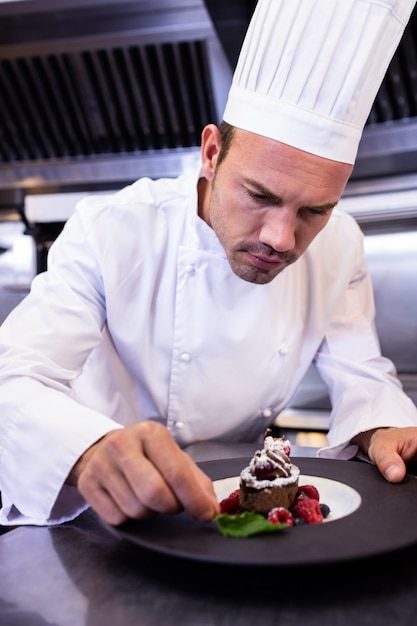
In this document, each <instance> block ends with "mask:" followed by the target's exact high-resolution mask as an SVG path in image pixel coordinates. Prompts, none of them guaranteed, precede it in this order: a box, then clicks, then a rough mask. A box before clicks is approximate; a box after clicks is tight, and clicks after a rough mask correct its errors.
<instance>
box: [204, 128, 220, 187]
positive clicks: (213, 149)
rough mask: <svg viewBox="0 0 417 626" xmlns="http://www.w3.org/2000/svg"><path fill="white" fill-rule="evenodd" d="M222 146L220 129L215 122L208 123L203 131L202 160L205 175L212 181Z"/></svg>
mask: <svg viewBox="0 0 417 626" xmlns="http://www.w3.org/2000/svg"><path fill="white" fill-rule="evenodd" d="M220 148H221V139H220V132H219V129H218V128H217V126H216V125H215V124H208V126H205V127H204V128H203V132H202V133H201V160H202V169H203V174H204V177H205V178H206V179H207V180H208V181H209V182H212V180H213V177H214V171H215V169H216V163H217V157H218V156H219V152H220Z"/></svg>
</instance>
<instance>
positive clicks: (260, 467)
mask: <svg viewBox="0 0 417 626" xmlns="http://www.w3.org/2000/svg"><path fill="white" fill-rule="evenodd" d="M256 461H257V462H256V463H255V464H254V465H255V467H254V470H253V471H254V474H255V476H256V478H257V479H258V480H273V479H274V478H276V472H275V465H274V463H273V462H272V461H271V460H270V459H261V457H259V458H258V459H256Z"/></svg>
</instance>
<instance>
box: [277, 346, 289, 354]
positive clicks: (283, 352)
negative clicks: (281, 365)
mask: <svg viewBox="0 0 417 626" xmlns="http://www.w3.org/2000/svg"><path fill="white" fill-rule="evenodd" d="M278 352H279V353H280V355H281V356H287V354H288V346H286V345H285V344H284V345H282V346H281V347H280V349H279V350H278Z"/></svg>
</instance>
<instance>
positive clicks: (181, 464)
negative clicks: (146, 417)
mask: <svg viewBox="0 0 417 626" xmlns="http://www.w3.org/2000/svg"><path fill="white" fill-rule="evenodd" d="M161 437H163V439H164V448H161V445H160V444H161V440H160V438H159V437H145V438H144V440H143V446H144V453H145V455H146V457H147V458H149V459H151V460H152V462H153V463H154V465H155V466H156V468H157V470H158V471H159V473H160V474H161V476H162V477H163V480H164V482H165V483H166V484H167V485H168V486H169V488H170V490H171V491H172V493H173V494H175V496H176V498H177V500H178V502H179V503H180V504H181V506H182V507H183V508H184V509H185V510H186V511H188V512H189V513H190V514H191V515H193V517H195V518H197V519H199V520H201V521H208V520H210V519H212V518H213V517H214V515H216V514H217V513H218V512H219V504H218V502H217V499H216V495H215V493H214V489H213V484H212V481H211V480H210V478H209V477H208V476H207V475H206V474H205V473H204V472H203V471H202V470H201V469H200V468H199V467H198V466H197V465H196V464H195V463H194V461H193V460H192V459H191V457H190V456H188V455H187V454H186V453H185V452H183V451H182V450H181V449H180V448H179V447H178V445H177V444H176V443H175V441H174V440H173V438H172V437H171V435H170V434H169V432H168V431H167V430H166V429H163V432H161ZM161 449H164V454H163V455H161V454H160V450H161Z"/></svg>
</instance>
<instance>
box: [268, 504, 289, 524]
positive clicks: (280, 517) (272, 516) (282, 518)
mask: <svg viewBox="0 0 417 626" xmlns="http://www.w3.org/2000/svg"><path fill="white" fill-rule="evenodd" d="M267 519H268V522H272V523H273V524H287V526H294V518H293V516H292V514H291V513H290V512H289V510H288V509H285V508H284V507H283V506H276V507H275V508H273V509H271V510H270V511H269V513H268V517H267Z"/></svg>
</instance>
